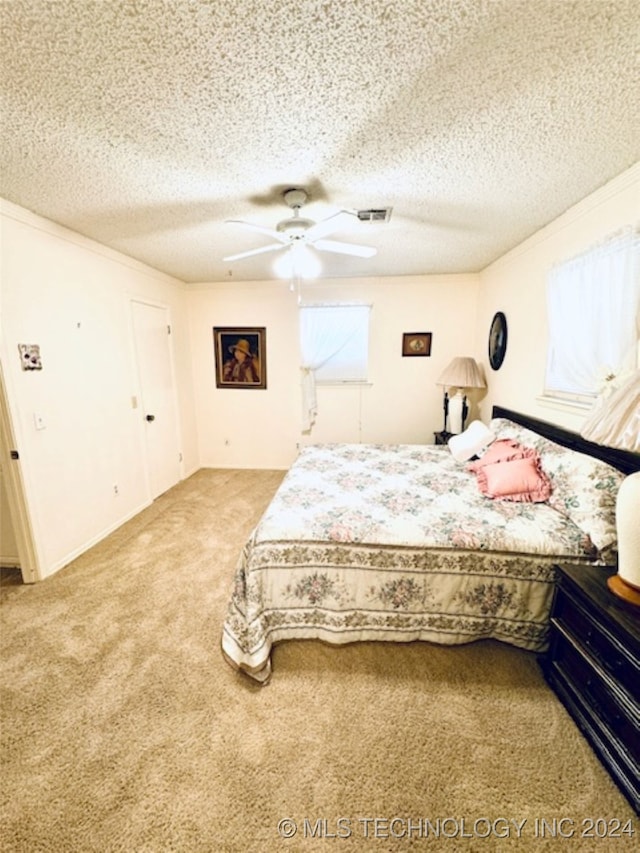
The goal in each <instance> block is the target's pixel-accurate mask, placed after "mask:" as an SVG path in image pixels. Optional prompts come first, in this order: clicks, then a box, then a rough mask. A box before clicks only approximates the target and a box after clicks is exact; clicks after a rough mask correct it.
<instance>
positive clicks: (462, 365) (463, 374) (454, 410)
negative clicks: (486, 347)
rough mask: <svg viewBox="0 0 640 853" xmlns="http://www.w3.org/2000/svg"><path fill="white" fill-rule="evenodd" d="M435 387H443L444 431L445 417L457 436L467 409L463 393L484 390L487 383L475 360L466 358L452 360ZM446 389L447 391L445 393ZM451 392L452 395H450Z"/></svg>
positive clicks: (462, 428)
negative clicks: (470, 390) (476, 389)
mask: <svg viewBox="0 0 640 853" xmlns="http://www.w3.org/2000/svg"><path fill="white" fill-rule="evenodd" d="M436 385H444V387H445V391H444V404H443V406H444V431H445V432H447V431H448V430H447V415H449V423H450V426H451V432H453V433H456V434H459V433H461V432H463V431H464V422H465V421H466V419H467V414H468V411H469V408H468V406H467V397H466V394H465V393H464V392H465V391H466V390H467V389H469V388H486V387H487V383H486V382H485V381H484V377H483V376H482V373H481V372H480V368H479V367H478V365H477V363H476V361H475V359H473V358H468V357H466V356H464V357H463V356H458V357H457V358H454V359H453V361H452V362H451V363H450V364H449V366H448V367H447V368H445V370H443V371H442V373H441V374H440V377H439V378H438V381H437V382H436ZM447 389H449V390H448V391H447ZM452 391H453V393H451V392H452Z"/></svg>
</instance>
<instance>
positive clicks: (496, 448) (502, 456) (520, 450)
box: [467, 438, 537, 471]
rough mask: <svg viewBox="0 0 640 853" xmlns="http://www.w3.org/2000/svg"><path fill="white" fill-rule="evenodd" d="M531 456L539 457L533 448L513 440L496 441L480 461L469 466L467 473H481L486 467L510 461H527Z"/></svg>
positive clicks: (502, 439)
mask: <svg viewBox="0 0 640 853" xmlns="http://www.w3.org/2000/svg"><path fill="white" fill-rule="evenodd" d="M529 456H537V451H536V450H535V449H534V448H533V447H524V446H523V445H522V444H520V443H519V442H517V441H515V440H514V439H512V438H501V439H499V440H498V441H494V442H493V444H492V445H491V447H490V448H489V449H488V450H487V452H486V453H483V454H482V456H481V457H480V459H477V460H476V461H475V462H470V463H469V464H468V465H467V471H480V469H481V468H484V466H485V465H493V464H494V463H495V462H508V461H509V460H510V459H525V458H526V457H529Z"/></svg>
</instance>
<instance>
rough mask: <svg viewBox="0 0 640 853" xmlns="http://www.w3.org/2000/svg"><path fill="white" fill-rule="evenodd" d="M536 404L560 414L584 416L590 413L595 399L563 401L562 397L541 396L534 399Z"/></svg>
mask: <svg viewBox="0 0 640 853" xmlns="http://www.w3.org/2000/svg"><path fill="white" fill-rule="evenodd" d="M536 402H537V403H539V404H540V405H541V406H544V407H545V408H546V409H555V410H556V411H560V412H573V413H574V414H581V415H584V414H586V413H587V412H589V411H591V409H592V408H593V404H594V402H595V398H594V399H593V400H590V401H587V400H565V399H564V398H562V397H551V396H547V395H545V394H541V395H540V396H539V397H536Z"/></svg>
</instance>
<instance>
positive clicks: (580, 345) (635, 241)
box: [545, 228, 640, 396]
mask: <svg viewBox="0 0 640 853" xmlns="http://www.w3.org/2000/svg"><path fill="white" fill-rule="evenodd" d="M547 304H548V321H549V355H548V361H547V375H546V382H545V385H546V389H545V390H546V391H547V392H551V393H553V391H560V392H565V393H573V394H579V395H590V396H594V395H595V394H596V393H597V391H598V387H599V385H600V384H601V383H602V380H603V378H604V376H605V375H606V374H607V373H611V374H619V373H621V372H624V371H628V370H632V369H633V368H634V367H636V366H637V342H638V322H639V313H640V234H639V233H638V230H637V229H631V228H628V229H626V230H625V231H624V232H623V233H622V234H620V235H617V236H615V237H613V238H611V239H610V240H608V241H607V242H606V243H604V244H603V245H601V246H597V247H595V248H594V249H591V250H589V251H588V252H585V253H584V254H582V255H580V256H579V257H577V258H574V259H573V260H570V261H568V262H566V263H564V264H560V265H558V266H557V267H555V268H554V269H553V270H552V271H551V274H550V277H549V284H548V290H547Z"/></svg>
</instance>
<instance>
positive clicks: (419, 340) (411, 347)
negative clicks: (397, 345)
mask: <svg viewBox="0 0 640 853" xmlns="http://www.w3.org/2000/svg"><path fill="white" fill-rule="evenodd" d="M402 355H403V356H405V355H431V332H405V333H404V334H403V335H402Z"/></svg>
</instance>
